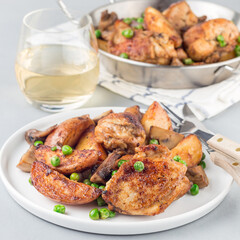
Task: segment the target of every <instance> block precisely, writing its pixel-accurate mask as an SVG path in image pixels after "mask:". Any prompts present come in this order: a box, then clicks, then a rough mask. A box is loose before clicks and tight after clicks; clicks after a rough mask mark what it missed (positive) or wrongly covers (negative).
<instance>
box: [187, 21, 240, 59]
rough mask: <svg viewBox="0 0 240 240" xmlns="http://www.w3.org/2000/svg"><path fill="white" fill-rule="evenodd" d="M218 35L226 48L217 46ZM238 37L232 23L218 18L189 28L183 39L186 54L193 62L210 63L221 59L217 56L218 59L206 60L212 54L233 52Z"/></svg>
mask: <svg viewBox="0 0 240 240" xmlns="http://www.w3.org/2000/svg"><path fill="white" fill-rule="evenodd" d="M219 35H222V36H223V38H224V41H225V42H226V43H227V45H226V47H220V46H219V43H218V41H217V36H219ZM238 36H239V32H238V29H237V27H236V26H235V25H234V23H233V22H232V21H229V20H226V19H222V18H218V19H212V20H209V21H207V22H204V23H201V24H198V25H195V26H193V27H191V28H190V29H189V30H188V31H186V32H185V33H184V35H183V38H184V45H185V47H186V49H187V53H188V55H189V56H190V57H191V58H192V59H193V60H194V61H206V62H207V63H211V62H217V61H219V60H220V57H221V54H219V57H218V58H216V57H215V58H214V59H212V60H210V59H208V58H211V56H212V55H213V54H216V53H224V52H229V51H233V49H234V47H235V46H236V44H237V41H236V40H237V37H238Z"/></svg>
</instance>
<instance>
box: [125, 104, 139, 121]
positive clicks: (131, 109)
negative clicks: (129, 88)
mask: <svg viewBox="0 0 240 240" xmlns="http://www.w3.org/2000/svg"><path fill="white" fill-rule="evenodd" d="M124 112H128V113H132V114H133V115H135V116H136V117H137V118H138V120H139V121H141V120H142V117H143V114H142V113H141V112H140V107H139V106H138V105H135V106H132V107H128V108H126V109H125V111H124Z"/></svg>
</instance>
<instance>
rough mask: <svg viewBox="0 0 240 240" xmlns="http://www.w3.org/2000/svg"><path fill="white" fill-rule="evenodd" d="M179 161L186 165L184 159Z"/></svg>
mask: <svg viewBox="0 0 240 240" xmlns="http://www.w3.org/2000/svg"><path fill="white" fill-rule="evenodd" d="M179 162H180V163H182V164H184V165H185V166H187V163H186V162H185V161H184V160H182V159H181V160H179Z"/></svg>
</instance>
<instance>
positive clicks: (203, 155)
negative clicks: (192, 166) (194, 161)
mask: <svg viewBox="0 0 240 240" xmlns="http://www.w3.org/2000/svg"><path fill="white" fill-rule="evenodd" d="M205 158H206V154H205V153H204V152H203V153H202V158H201V161H203V160H204V159H205Z"/></svg>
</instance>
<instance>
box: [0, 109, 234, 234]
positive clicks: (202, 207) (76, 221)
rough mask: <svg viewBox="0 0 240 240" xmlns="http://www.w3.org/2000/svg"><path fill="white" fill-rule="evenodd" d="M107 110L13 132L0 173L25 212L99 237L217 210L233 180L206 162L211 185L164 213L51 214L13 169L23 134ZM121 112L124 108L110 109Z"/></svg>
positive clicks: (170, 224)
mask: <svg viewBox="0 0 240 240" xmlns="http://www.w3.org/2000/svg"><path fill="white" fill-rule="evenodd" d="M109 109H110V107H108V108H89V109H80V110H75V111H70V112H65V113H59V114H55V115H51V116H48V117H45V118H42V119H39V120H37V121H34V122H32V123H30V124H28V125H26V126H25V127H23V128H21V129H19V130H18V131H17V132H16V133H14V134H13V135H12V136H11V137H10V138H9V139H8V140H7V142H6V143H5V144H4V146H3V148H2V150H1V153H0V161H1V162H0V174H1V177H2V181H3V183H4V184H5V186H6V188H7V190H8V192H9V194H10V195H11V196H12V197H13V198H14V199H15V200H16V201H17V202H18V203H19V204H20V205H21V206H22V207H24V208H25V209H26V210H28V211H29V212H31V213H33V214H35V215H36V216H38V217H40V218H43V219H45V220H47V221H49V222H52V223H55V224H57V225H60V226H64V227H67V228H71V229H75V230H80V231H86V232H92V233H101V234H117V235H125V234H143V233H152V232H157V231H163V230H167V229H171V228H175V227H178V226H181V225H184V224H186V223H189V222H192V221H194V220H196V219H198V218H200V217H202V216H204V215H205V214H207V213H209V212H210V211H211V210H213V209H214V208H216V207H217V206H218V205H219V204H220V203H221V201H222V200H223V199H224V197H225V196H226V195H227V193H228V192H229V190H230V187H231V183H232V177H231V176H229V175H228V174H227V173H225V172H224V171H223V170H222V169H221V168H219V167H217V166H215V165H214V164H213V163H212V162H211V161H210V160H209V159H208V158H207V159H206V163H207V168H206V173H207V175H208V178H209V181H210V184H209V186H208V187H207V188H205V189H202V190H200V192H199V194H198V195H196V196H191V195H190V194H186V195H185V196H183V197H182V198H181V199H179V200H177V201H175V202H173V203H172V204H171V205H170V206H169V207H168V208H167V209H166V210H165V212H164V213H162V214H160V215H157V216H125V215H120V214H118V215H116V217H114V218H111V219H107V220H98V221H93V220H91V219H90V218H89V216H88V214H89V211H90V210H91V209H92V208H95V207H96V206H97V205H96V203H91V204H87V205H83V206H66V214H65V215H62V214H59V213H56V212H53V207H54V205H55V204H56V203H55V202H53V201H51V200H48V199H47V198H45V197H44V196H43V195H41V194H40V193H39V192H37V190H36V189H35V188H34V187H33V186H31V185H30V184H29V182H28V179H29V174H28V173H24V172H22V171H20V170H19V169H18V168H16V164H17V163H18V161H19V159H20V157H21V156H22V154H23V153H24V152H26V150H27V149H28V144H27V143H26V141H25V140H24V132H25V131H26V130H27V129H30V128H37V129H45V128H47V127H49V126H51V125H54V124H56V123H59V122H61V121H64V120H66V119H68V118H70V117H74V116H80V115H83V114H90V115H91V117H94V116H97V115H99V114H100V113H102V112H104V111H106V110H109ZM112 109H113V110H114V111H115V112H121V111H123V110H124V109H123V108H112Z"/></svg>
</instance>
